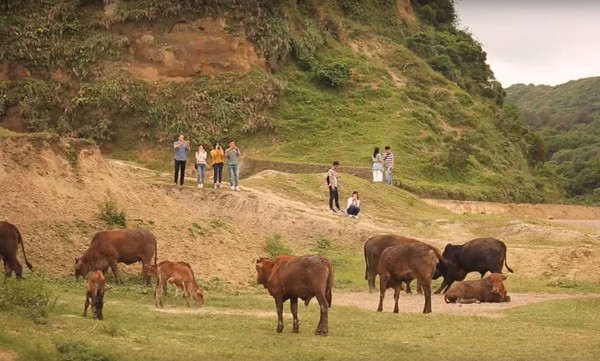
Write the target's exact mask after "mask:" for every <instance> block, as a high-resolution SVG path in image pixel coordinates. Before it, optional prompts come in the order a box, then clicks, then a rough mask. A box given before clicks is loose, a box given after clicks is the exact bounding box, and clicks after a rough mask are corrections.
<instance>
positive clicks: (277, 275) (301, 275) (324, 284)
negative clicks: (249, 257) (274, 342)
mask: <svg viewBox="0 0 600 361" xmlns="http://www.w3.org/2000/svg"><path fill="white" fill-rule="evenodd" d="M333 277H334V270H333V264H332V263H331V261H330V260H329V259H327V258H325V257H322V256H318V255H314V256H301V257H292V256H279V257H277V258H275V259H270V258H259V259H258V260H256V281H257V282H258V283H260V284H262V285H263V286H264V287H265V288H266V289H267V290H269V294H271V296H273V298H274V299H275V306H276V308H277V329H276V331H277V332H278V333H280V332H283V303H284V302H285V301H287V300H288V299H289V300H290V311H291V312H292V316H293V318H294V321H293V322H294V323H293V327H292V332H294V333H298V332H299V331H300V328H299V322H298V299H301V300H303V301H304V304H305V305H306V306H308V304H309V302H310V300H311V299H312V298H313V297H316V299H317V301H318V302H319V306H320V308H321V316H320V318H319V324H318V325H317V329H316V330H315V334H316V335H322V336H325V335H327V333H328V332H329V326H328V308H329V307H331V299H332V294H331V290H332V288H333Z"/></svg>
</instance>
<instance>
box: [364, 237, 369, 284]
mask: <svg viewBox="0 0 600 361" xmlns="http://www.w3.org/2000/svg"><path fill="white" fill-rule="evenodd" d="M364 253H365V265H366V266H365V281H368V280H369V258H368V257H367V242H365V247H364Z"/></svg>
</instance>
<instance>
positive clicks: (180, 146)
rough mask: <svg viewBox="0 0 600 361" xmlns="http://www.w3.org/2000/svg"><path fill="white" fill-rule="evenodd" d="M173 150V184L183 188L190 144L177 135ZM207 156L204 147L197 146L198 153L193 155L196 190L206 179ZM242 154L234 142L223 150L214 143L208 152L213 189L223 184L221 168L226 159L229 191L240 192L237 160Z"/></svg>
mask: <svg viewBox="0 0 600 361" xmlns="http://www.w3.org/2000/svg"><path fill="white" fill-rule="evenodd" d="M173 149H174V150H175V176H174V182H175V184H176V185H177V184H178V182H179V185H180V186H183V181H184V179H185V166H186V163H187V159H188V152H189V151H190V149H191V148H190V142H189V140H186V139H185V136H184V135H183V134H181V135H179V139H178V140H177V141H176V142H174V143H173ZM208 155H209V153H207V152H206V150H205V149H204V145H203V144H200V145H198V151H196V154H195V168H196V170H197V171H198V188H203V187H204V181H205V177H206V168H207V165H208ZM241 155H242V153H241V152H240V150H239V148H238V147H237V145H236V144H235V142H234V141H232V142H230V143H229V148H227V149H226V150H223V147H222V146H221V144H220V143H219V142H216V143H215V146H214V148H213V149H212V150H211V151H210V159H211V162H212V168H213V182H214V185H213V187H214V188H215V189H218V188H221V184H222V182H223V166H224V164H225V159H227V166H228V168H229V183H230V184H231V189H232V190H236V191H239V190H240V168H239V159H240V157H241Z"/></svg>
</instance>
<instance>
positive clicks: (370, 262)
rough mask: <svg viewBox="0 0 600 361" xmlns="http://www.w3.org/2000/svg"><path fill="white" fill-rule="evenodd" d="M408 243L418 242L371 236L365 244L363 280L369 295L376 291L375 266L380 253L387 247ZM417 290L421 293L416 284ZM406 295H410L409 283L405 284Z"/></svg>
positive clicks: (412, 239) (391, 236) (391, 235)
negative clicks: (367, 286)
mask: <svg viewBox="0 0 600 361" xmlns="http://www.w3.org/2000/svg"><path fill="white" fill-rule="evenodd" d="M409 242H418V240H416V239H414V238H408V237H403V236H397V235H395V234H383V235H377V236H373V237H371V238H369V239H368V240H367V241H366V242H365V246H364V254H365V265H366V269H365V280H367V282H368V284H369V292H370V293H372V292H373V291H376V290H377V288H376V287H375V277H377V271H378V269H377V268H378V267H377V266H378V265H379V259H380V258H381V253H382V252H383V251H384V250H385V249H386V248H388V247H392V246H399V245H401V244H405V243H409ZM417 290H418V291H419V293H421V288H420V287H419V285H418V284H417ZM406 293H412V290H411V289H410V283H406Z"/></svg>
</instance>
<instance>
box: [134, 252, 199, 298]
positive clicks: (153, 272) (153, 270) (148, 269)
mask: <svg viewBox="0 0 600 361" xmlns="http://www.w3.org/2000/svg"><path fill="white" fill-rule="evenodd" d="M175 263H177V264H180V265H183V266H186V267H187V268H189V269H190V272H192V277H194V278H196V275H195V274H194V270H193V269H192V266H191V265H190V264H189V263H187V262H184V261H178V262H175ZM157 268H158V266H157V265H155V264H149V265H145V266H144V272H145V274H146V275H150V276H154V277H156V284H157V285H158V283H159V282H158V273H157ZM167 284H168V282H165V284H164V285H163V291H164V294H165V295H166V294H167ZM178 292H179V287H175V297H177V295H178ZM183 297H184V298H185V294H184V295H183Z"/></svg>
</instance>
